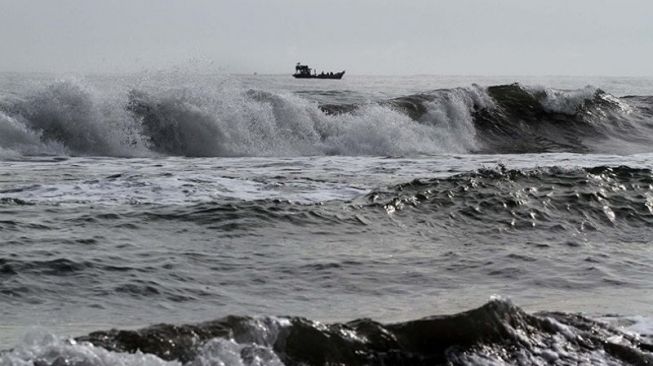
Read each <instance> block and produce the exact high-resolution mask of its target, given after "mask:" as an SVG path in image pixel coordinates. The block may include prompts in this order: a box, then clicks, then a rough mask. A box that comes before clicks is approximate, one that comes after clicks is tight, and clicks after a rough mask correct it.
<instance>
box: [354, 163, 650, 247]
mask: <svg viewBox="0 0 653 366" xmlns="http://www.w3.org/2000/svg"><path fill="white" fill-rule="evenodd" d="M354 203H355V204H357V205H359V207H361V208H362V209H363V210H370V209H372V210H374V209H379V208H380V209H382V212H384V213H387V214H390V215H392V216H393V217H394V218H395V219H397V220H402V222H405V221H410V222H423V221H424V220H426V222H431V223H433V224H438V225H447V224H454V225H456V226H462V227H467V228H474V230H473V231H478V230H482V229H483V228H486V229H492V230H499V231H501V230H526V231H527V232H533V231H549V232H565V231H566V232H569V234H570V237H573V236H574V235H573V233H577V232H601V233H603V234H604V235H608V236H611V235H618V234H619V233H621V234H624V235H629V233H631V234H632V233H633V230H632V229H633V228H637V229H638V230H635V232H639V230H642V229H650V228H653V173H652V172H651V171H650V170H649V169H638V168H630V167H625V166H619V167H608V166H598V167H593V168H560V167H551V168H539V169H524V170H513V169H506V168H505V167H499V168H496V169H481V170H478V171H476V172H472V173H464V174H458V175H454V176H451V177H447V178H436V179H417V180H414V181H412V182H408V183H405V184H400V185H396V186H392V187H388V188H387V189H380V190H375V191H373V192H371V193H369V194H367V195H366V196H365V197H362V198H360V199H358V200H356V201H355V202H354ZM443 223H444V224H443ZM465 230H469V229H465ZM605 238H607V237H605ZM616 242H619V240H616Z"/></svg>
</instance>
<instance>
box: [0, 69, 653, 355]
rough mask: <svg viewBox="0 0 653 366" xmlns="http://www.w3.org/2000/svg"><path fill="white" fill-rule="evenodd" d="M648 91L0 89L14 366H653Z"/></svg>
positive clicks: (629, 84) (198, 85) (294, 83)
mask: <svg viewBox="0 0 653 366" xmlns="http://www.w3.org/2000/svg"><path fill="white" fill-rule="evenodd" d="M652 169H653V78H634V77H632V78H622V77H558V76H542V77H523V76H505V77H494V76H434V75H415V76H363V75H350V74H345V76H344V78H343V79H342V80H310V79H309V80H306V79H305V80H295V79H293V78H292V77H291V76H290V75H229V74H224V73H200V72H197V71H192V72H191V71H184V70H181V69H175V70H168V71H143V72H139V73H134V74H91V75H77V74H70V75H68V74H57V75H53V74H32V73H2V74H0V365H2V366H112V365H119V366H132V365H147V366H154V365H191V366H213V365H215V366H218V365H229V366H232V365H249V366H253V365H257V366H258V365H261V366H262V365H652V364H653V307H652V306H651V304H652V303H653V247H652V244H653V171H652Z"/></svg>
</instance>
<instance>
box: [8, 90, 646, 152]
mask: <svg viewBox="0 0 653 366" xmlns="http://www.w3.org/2000/svg"><path fill="white" fill-rule="evenodd" d="M305 94H306V93H296V94H292V93H281V92H268V91H262V90H251V89H250V90H241V89H238V88H236V87H233V86H231V87H222V88H215V89H212V90H207V89H205V88H204V89H203V88H198V89H193V88H181V89H167V90H141V89H136V88H132V89H130V90H126V91H124V92H120V93H118V94H116V95H105V94H103V93H101V92H99V91H97V90H95V89H92V88H90V87H87V86H85V85H83V84H82V83H79V82H71V81H61V82H57V83H54V84H51V85H49V86H47V87H45V88H43V89H42V90H37V91H36V92H34V93H32V94H31V95H26V96H20V97H16V96H14V97H11V98H9V97H4V98H0V156H5V157H7V156H9V157H11V156H21V155H66V154H67V155H83V156H148V155H159V154H160V155H175V156H310V155H382V156H414V155H424V154H426V155H428V154H439V153H529V152H606V153H624V154H625V153H633V152H644V151H648V149H649V147H648V146H649V145H650V141H651V136H653V134H652V133H651V130H652V128H653V124H652V123H651V118H653V113H652V109H653V108H652V106H651V101H650V99H649V98H646V97H624V98H616V97H614V96H612V95H610V94H607V93H605V92H603V91H601V90H600V89H596V88H592V87H586V88H584V89H580V90H573V91H561V90H553V89H545V88H528V87H523V86H520V85H518V84H513V85H500V86H490V87H488V88H481V87H479V86H472V87H467V88H455V89H442V90H435V91H431V92H426V93H421V94H415V95H409V96H404V97H399V98H394V99H390V100H382V101H376V102H369V103H358V104H343V103H339V104H318V103H317V102H314V101H311V100H309V99H307V98H305V96H306V95H305ZM340 99H342V98H340Z"/></svg>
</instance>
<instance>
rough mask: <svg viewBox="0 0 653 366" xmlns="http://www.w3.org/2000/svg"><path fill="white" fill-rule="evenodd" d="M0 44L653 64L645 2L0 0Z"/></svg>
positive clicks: (73, 65) (537, 65)
mask: <svg viewBox="0 0 653 366" xmlns="http://www.w3.org/2000/svg"><path fill="white" fill-rule="evenodd" d="M0 50H1V52H0V71H48V72H81V73H86V72H102V71H107V72H131V71H142V70H152V69H165V68H170V67H173V66H182V67H191V68H192V67H194V66H193V65H201V66H199V67H200V68H202V69H215V70H221V71H227V72H235V73H251V72H259V73H289V72H292V71H293V67H294V64H295V63H296V62H297V61H302V62H305V63H308V64H310V65H311V66H315V67H317V68H318V69H324V70H327V71H336V70H340V69H347V71H348V72H349V73H355V74H474V75H516V74H519V75H623V76H629V75H632V76H637V75H648V76H651V75H653V71H652V70H651V67H653V66H652V65H653V1H651V0H547V1H543V0H449V1H436V0H431V1H426V0H424V1H423V0H404V1H399V0H393V1H385V0H324V1H323V0H178V1H173V0H105V1H100V0H0ZM207 65H208V66H207ZM195 67H197V66H195ZM209 71H211V70H209Z"/></svg>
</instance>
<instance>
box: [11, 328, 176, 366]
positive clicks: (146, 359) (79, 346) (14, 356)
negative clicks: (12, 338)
mask: <svg viewBox="0 0 653 366" xmlns="http://www.w3.org/2000/svg"><path fill="white" fill-rule="evenodd" d="M57 360H59V361H58V362H59V363H57V364H62V365H86V366H179V365H180V363H179V362H167V361H164V360H162V359H160V358H158V357H156V356H154V355H150V354H143V353H141V352H136V353H133V354H130V353H120V352H111V351H107V350H106V349H104V348H100V347H95V346H93V345H92V344H90V343H78V342H75V341H74V340H71V339H67V338H63V337H59V336H56V335H52V334H48V333H44V332H33V333H29V334H27V335H26V336H25V337H24V339H23V341H22V342H20V343H19V344H18V345H16V347H14V348H13V349H12V350H11V351H8V352H6V353H3V354H1V355H0V365H1V366H34V362H35V361H41V362H44V363H45V364H47V365H51V364H53V363H55V362H56V361H57Z"/></svg>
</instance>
